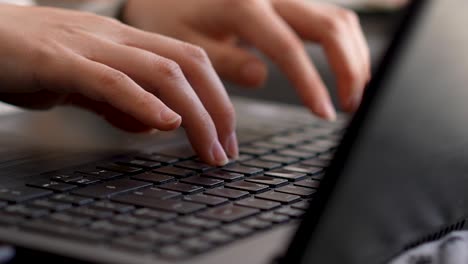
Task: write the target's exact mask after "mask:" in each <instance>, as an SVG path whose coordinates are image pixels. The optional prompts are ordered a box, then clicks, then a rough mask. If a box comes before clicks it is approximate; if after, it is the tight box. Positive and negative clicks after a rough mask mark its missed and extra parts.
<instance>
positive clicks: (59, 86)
mask: <svg viewBox="0 0 468 264" xmlns="http://www.w3.org/2000/svg"><path fill="white" fill-rule="evenodd" d="M225 10H229V12H226V11H225ZM137 13H138V14H139V16H137V15H136V14H137ZM297 14H300V15H297ZM124 15H125V22H126V23H128V24H129V25H130V26H129V25H125V24H123V23H121V22H118V21H116V20H113V19H109V18H104V17H100V16H97V15H92V14H86V13H81V12H73V11H66V10H61V9H54V8H43V7H17V6H12V5H6V4H0V57H1V58H2V60H1V61H0V69H1V70H2V72H3V73H4V74H2V75H1V76H0V87H1V88H0V99H1V100H3V101H6V102H9V103H12V104H16V105H19V106H22V107H28V108H34V109H43V108H49V107H52V106H54V105H58V104H73V105H76V106H79V107H83V108H86V109H90V110H92V111H95V112H96V113H98V114H99V115H102V116H103V117H104V118H105V119H106V120H108V121H109V122H111V123H112V124H114V125H116V126H118V127H120V128H122V129H125V130H129V131H134V132H140V131H146V130H150V129H158V130H165V131H167V130H173V129H176V128H178V127H179V126H181V125H182V126H183V127H184V128H185V130H186V132H187V135H188V138H189V139H190V141H191V143H192V146H193V148H194V150H195V151H196V152H197V154H198V155H199V156H200V158H201V159H202V160H204V161H205V162H207V163H209V164H212V165H223V164H225V163H226V162H227V159H228V157H231V158H235V157H236V156H237V155H238V147H237V137H236V134H235V132H234V131H235V112H234V109H233V107H232V104H231V102H230V100H229V97H228V95H227V93H226V91H225V88H224V87H223V84H222V82H221V80H220V78H219V77H218V74H219V75H220V76H222V77H224V78H226V79H229V80H232V81H235V82H237V83H240V84H243V85H246V86H259V85H261V84H262V83H263V82H264V80H265V78H266V75H267V72H266V66H265V65H264V63H263V62H262V61H261V60H259V59H258V58H257V57H255V56H254V55H253V54H251V53H250V52H248V51H247V50H245V49H242V48H240V47H239V46H238V45H237V43H238V40H240V39H242V40H245V41H248V42H250V43H252V44H253V45H254V46H256V47H257V48H259V49H260V50H262V51H263V52H264V53H265V54H267V55H268V56H270V57H271V58H272V59H273V60H274V61H275V62H276V63H278V65H279V66H280V67H281V69H283V70H284V72H285V73H286V74H287V76H288V77H289V78H290V80H291V81H292V83H293V84H294V86H295V87H296V89H297V90H298V92H299V93H300V95H301V97H302V98H303V100H304V102H305V104H306V105H307V106H308V107H309V108H310V109H311V110H312V111H313V112H315V113H316V114H318V115H319V116H321V117H324V118H327V119H334V117H335V112H334V109H333V107H332V106H331V103H330V99H329V95H328V93H327V92H326V89H325V87H324V85H323V83H322V81H321V79H320V77H319V75H318V74H317V72H316V70H315V69H314V66H313V64H312V63H311V61H310V59H309V58H308V57H307V55H306V53H305V51H304V47H303V44H302V41H301V40H300V39H301V38H303V39H307V40H312V41H317V42H319V43H321V44H322V45H323V47H324V49H325V51H326V53H327V55H328V57H329V59H330V62H331V64H332V66H333V69H334V70H335V72H336V74H337V78H338V84H339V88H340V98H341V101H342V105H343V106H344V108H345V109H346V110H348V111H353V110H354V109H355V108H356V107H357V105H358V104H359V102H360V99H361V95H362V89H363V87H364V85H365V83H366V82H367V80H368V79H369V75H370V74H369V72H370V71H369V68H370V66H369V64H370V63H369V51H368V49H367V46H366V44H365V41H364V38H363V37H362V33H361V30H360V27H359V23H358V21H357V19H356V16H355V15H354V14H353V13H351V12H349V11H345V10H343V9H339V8H336V7H332V6H327V5H321V4H306V3H305V2H303V1H301V0H277V1H276V0H275V1H267V0H242V1H240V0H174V1H164V0H130V1H129V2H128V4H127V6H126V9H125V12H124ZM295 17H301V18H302V19H296V18H295ZM11 25H15V26H14V27H12V26H11ZM132 26H133V27H132ZM137 28H139V29H137ZM150 32H152V33H150ZM258 32H261V34H259V33H258ZM171 37H174V38H171ZM175 38H177V39H179V40H176V39H175ZM189 43H192V44H189Z"/></svg>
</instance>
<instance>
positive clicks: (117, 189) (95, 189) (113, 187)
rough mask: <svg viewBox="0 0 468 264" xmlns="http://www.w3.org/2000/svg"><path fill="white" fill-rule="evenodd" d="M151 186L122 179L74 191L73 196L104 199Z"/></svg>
mask: <svg viewBox="0 0 468 264" xmlns="http://www.w3.org/2000/svg"><path fill="white" fill-rule="evenodd" d="M150 185H151V184H150V183H147V182H141V181H134V180H127V179H120V180H113V181H109V182H105V183H100V184H97V185H92V186H88V187H85V188H82V189H78V190H76V191H73V194H77V195H81V196H87V197H93V198H100V199H104V198H108V197H110V196H113V195H116V194H119V193H123V192H128V191H132V190H136V189H140V188H143V187H146V186H150Z"/></svg>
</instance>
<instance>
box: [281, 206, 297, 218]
mask: <svg viewBox="0 0 468 264" xmlns="http://www.w3.org/2000/svg"><path fill="white" fill-rule="evenodd" d="M275 214H280V215H287V216H289V217H294V218H298V217H302V216H303V215H304V211H303V210H298V209H295V208H291V207H283V208H280V209H278V210H276V211H275Z"/></svg>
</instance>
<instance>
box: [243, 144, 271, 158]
mask: <svg viewBox="0 0 468 264" xmlns="http://www.w3.org/2000/svg"><path fill="white" fill-rule="evenodd" d="M270 152H271V150H270V149H267V148H261V147H248V146H241V147H239V153H242V154H247V155H254V156H261V155H265V154H268V153H270Z"/></svg>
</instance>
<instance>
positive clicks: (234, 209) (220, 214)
mask: <svg viewBox="0 0 468 264" xmlns="http://www.w3.org/2000/svg"><path fill="white" fill-rule="evenodd" d="M258 212H260V210H258V209H252V208H247V207H241V206H237V205H223V206H221V207H215V208H212V209H208V210H206V211H204V212H202V213H200V214H199V216H201V217H204V218H208V219H212V220H216V221H222V222H233V221H237V220H240V219H242V218H246V217H249V216H252V215H255V214H257V213H258Z"/></svg>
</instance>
